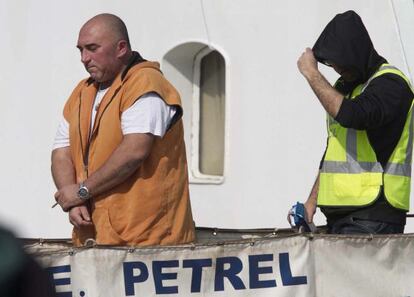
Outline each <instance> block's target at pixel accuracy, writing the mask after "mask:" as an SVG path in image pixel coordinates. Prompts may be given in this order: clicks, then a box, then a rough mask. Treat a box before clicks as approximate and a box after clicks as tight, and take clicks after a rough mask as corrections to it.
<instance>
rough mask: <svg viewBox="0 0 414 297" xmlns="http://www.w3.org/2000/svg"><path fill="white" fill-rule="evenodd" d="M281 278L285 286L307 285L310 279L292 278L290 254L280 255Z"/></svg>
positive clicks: (303, 277)
mask: <svg viewBox="0 0 414 297" xmlns="http://www.w3.org/2000/svg"><path fill="white" fill-rule="evenodd" d="M279 267H280V276H281V277H282V283H283V285H284V286H296V285H306V284H307V283H308V279H307V277H306V276H292V271H291V270H290V262H289V253H281V254H279Z"/></svg>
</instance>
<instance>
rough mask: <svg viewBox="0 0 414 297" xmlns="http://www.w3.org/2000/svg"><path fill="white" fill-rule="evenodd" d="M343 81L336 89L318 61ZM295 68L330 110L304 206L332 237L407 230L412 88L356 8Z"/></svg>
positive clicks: (333, 23) (335, 23)
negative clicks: (382, 51) (323, 146)
mask: <svg viewBox="0 0 414 297" xmlns="http://www.w3.org/2000/svg"><path fill="white" fill-rule="evenodd" d="M318 62H319V63H323V64H325V65H328V66H331V67H333V69H334V70H335V71H336V72H337V73H338V74H339V75H340V78H339V79H338V81H337V82H336V83H335V85H334V86H333V87H332V86H331V85H330V84H329V82H328V81H327V80H326V79H325V78H324V77H323V76H322V74H321V73H320V72H319V70H318V64H317V63H318ZM297 64H298V68H299V71H300V72H301V74H302V75H303V76H304V77H305V79H306V80H307V81H308V83H309V85H310V87H311V88H312V90H313V91H314V93H315V95H316V97H317V98H318V99H319V101H320V103H321V104H322V106H323V108H324V109H325V110H326V112H327V125H328V142H327V148H326V151H325V153H324V156H323V158H322V161H321V164H320V168H319V172H318V176H317V178H316V181H315V183H314V186H313V188H312V191H311V193H310V195H309V198H308V199H307V201H306V202H305V209H306V214H307V217H308V221H309V222H311V221H312V218H313V216H314V214H315V211H316V207H317V206H319V207H320V208H321V210H322V212H323V213H324V215H325V216H326V217H327V223H328V231H329V232H330V233H335V234H352V233H370V234H390V233H403V232H404V226H405V219H406V212H407V211H408V209H409V200H410V182H411V159H412V144H413V123H412V104H413V97H414V95H413V91H412V89H411V85H410V82H409V80H408V79H407V77H406V76H405V75H404V74H403V73H402V72H401V71H399V70H398V69H397V68H395V67H394V66H391V65H389V64H388V63H387V61H386V60H385V59H384V58H383V57H381V56H380V55H379V54H378V53H377V52H376V51H375V49H374V47H373V45H372V42H371V39H370V37H369V35H368V32H367V30H366V28H365V26H364V24H363V23H362V20H361V18H360V17H359V15H358V14H356V13H355V12H354V11H347V12H345V13H342V14H338V15H336V16H335V17H334V18H333V19H332V20H331V21H330V22H329V23H328V25H327V26H326V27H325V29H324V30H323V32H322V33H321V35H320V37H319V38H318V40H317V41H316V43H315V45H314V47H313V49H312V50H311V49H309V48H307V49H306V50H305V52H304V53H303V54H302V55H301V57H300V58H299V60H298V63H297Z"/></svg>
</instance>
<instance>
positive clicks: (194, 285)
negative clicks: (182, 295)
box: [183, 259, 212, 293]
mask: <svg viewBox="0 0 414 297" xmlns="http://www.w3.org/2000/svg"><path fill="white" fill-rule="evenodd" d="M211 265H212V261H211V259H190V260H184V261H183V267H184V268H192V269H193V273H192V276H191V293H200V290H201V279H202V277H203V267H211Z"/></svg>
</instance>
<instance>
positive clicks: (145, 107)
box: [121, 93, 177, 137]
mask: <svg viewBox="0 0 414 297" xmlns="http://www.w3.org/2000/svg"><path fill="white" fill-rule="evenodd" d="M176 111H177V107H175V106H170V105H168V104H166V103H165V102H164V100H162V99H161V97H160V96H158V94H156V93H148V94H145V95H143V96H142V97H141V98H140V99H139V100H137V101H136V102H135V103H134V104H133V105H131V107H129V108H128V109H127V110H125V111H124V112H123V113H122V116H121V126H122V133H123V134H124V135H126V134H132V133H151V134H153V135H155V136H160V137H163V136H164V134H165V132H166V131H167V128H168V126H169V124H170V123H171V120H172V118H173V117H174V115H175V113H176Z"/></svg>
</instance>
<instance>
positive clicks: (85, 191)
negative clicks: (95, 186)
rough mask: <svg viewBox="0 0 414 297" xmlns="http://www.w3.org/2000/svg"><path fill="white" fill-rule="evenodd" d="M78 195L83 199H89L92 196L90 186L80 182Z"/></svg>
mask: <svg viewBox="0 0 414 297" xmlns="http://www.w3.org/2000/svg"><path fill="white" fill-rule="evenodd" d="M78 197H79V198H80V199H82V200H88V199H89V198H91V196H90V195H89V190H88V188H87V187H86V186H85V185H84V184H83V183H80V184H79V190H78Z"/></svg>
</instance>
